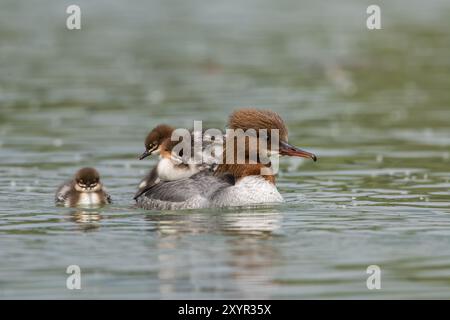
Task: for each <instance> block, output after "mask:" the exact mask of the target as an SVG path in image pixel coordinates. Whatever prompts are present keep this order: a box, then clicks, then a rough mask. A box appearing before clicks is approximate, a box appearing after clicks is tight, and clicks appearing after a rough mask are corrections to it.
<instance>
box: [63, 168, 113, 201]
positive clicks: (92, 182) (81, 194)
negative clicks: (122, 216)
mask: <svg viewBox="0 0 450 320" xmlns="http://www.w3.org/2000/svg"><path fill="white" fill-rule="evenodd" d="M55 202H56V204H59V205H65V206H66V207H75V206H80V205H81V206H83V205H88V206H90V205H95V206H97V205H103V204H107V203H111V197H110V195H109V194H108V193H106V191H105V188H104V187H103V184H102V183H101V182H100V175H99V173H98V171H97V170H95V169H94V168H82V169H80V170H78V171H77V173H76V174H75V176H74V178H73V179H72V180H70V181H67V182H65V183H64V184H62V185H61V186H60V187H59V188H58V190H57V191H56V195H55Z"/></svg>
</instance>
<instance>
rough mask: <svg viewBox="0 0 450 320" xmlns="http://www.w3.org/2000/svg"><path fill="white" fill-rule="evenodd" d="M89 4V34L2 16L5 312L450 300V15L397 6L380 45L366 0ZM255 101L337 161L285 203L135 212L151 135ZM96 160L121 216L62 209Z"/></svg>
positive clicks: (209, 122)
mask: <svg viewBox="0 0 450 320" xmlns="http://www.w3.org/2000/svg"><path fill="white" fill-rule="evenodd" d="M77 3H78V4H79V5H80V6H81V8H82V30H80V31H68V30H67V29H65V18H66V16H67V15H66V14H65V8H66V6H67V5H69V4H72V3H69V2H65V1H63V2H60V1H50V0H45V1H40V2H39V6H37V5H35V4H33V3H31V2H29V1H22V0H20V1H15V0H3V1H2V3H1V4H0V205H1V206H0V298H58V299H60V298H64V299H80V298H114V299H115V298H128V299H130V298H139V299H143V298H145V299H160V298H163V299H209V298H258V299H259V298H274V299H280V298H293V299H299V298H307V299H309V298H327V299H336V298H344V299H347V298H368V299H379V298H450V127H449V123H450V90H449V88H450V77H449V74H450V60H449V57H450V4H449V3H448V2H447V1H430V2H426V3H424V2H421V1H412V2H411V1H408V2H407V5H406V4H405V3H406V2H405V1H389V2H388V1H381V2H380V6H381V7H382V27H383V29H382V30H378V31H369V30H367V29H366V27H365V18H366V14H365V10H366V8H367V5H368V4H369V3H365V2H364V1H363V2H361V1H343V2H340V4H339V5H338V4H328V3H327V6H325V5H324V4H319V3H318V2H316V1H294V0H292V1H291V0H282V1H277V2H276V3H275V2H273V1H268V0H267V1H266V0H263V1H245V2H244V3H242V2H241V1H234V0H232V1H215V0H214V1H189V2H186V1H181V0H179V1H132V2H130V3H128V4H127V5H125V4H122V3H119V1H117V3H114V4H113V3H111V1H96V2H95V4H93V3H92V1H87V0H82V1H81V0H80V1H77ZM250 105H251V106H256V107H259V108H268V109H271V110H274V111H277V112H279V113H280V114H281V115H282V116H283V117H284V118H285V119H286V122H287V125H288V127H289V130H290V142H292V143H294V144H296V145H299V146H301V147H304V148H305V149H307V150H310V151H313V152H315V153H316V154H317V155H318V156H319V161H318V162H317V163H313V162H310V161H302V160H299V159H283V161H282V164H281V169H282V170H281V173H280V174H279V177H278V188H279V190H280V192H281V193H282V194H283V196H284V197H285V200H286V202H285V203H284V204H282V205H280V206H273V207H264V208H258V209H242V208H235V209H226V210H217V209H210V210H192V211H179V212H169V211H167V212H158V211H145V210H140V209H135V208H134V207H133V201H132V196H133V194H134V191H135V188H136V186H137V183H138V181H139V179H140V178H141V177H142V176H143V174H145V173H146V171H147V170H148V169H149V168H150V167H151V166H152V165H153V164H154V162H155V159H152V160H149V161H138V160H137V156H138V155H139V154H140V153H142V151H143V139H144V137H145V134H146V133H147V131H148V130H149V129H150V128H152V127H153V126H155V125H156V124H159V123H164V122H167V123H171V124H172V125H174V126H180V127H191V126H192V121H193V120H203V121H204V125H205V126H211V127H217V128H223V127H224V126H225V122H226V117H227V115H228V114H229V113H230V112H231V111H232V110H233V109H235V108H237V107H240V106H250ZM86 165H90V166H95V167H96V168H97V169H98V170H99V171H100V172H101V174H102V176H103V180H104V183H105V184H106V185H107V187H108V188H109V191H110V193H111V194H112V196H113V198H114V200H115V201H114V204H113V205H111V206H108V207H105V208H102V209H99V210H81V209H70V208H57V207H55V206H54V203H53V194H54V191H55V189H56V187H57V186H58V185H59V184H60V183H61V182H62V181H64V180H66V179H67V178H68V177H70V176H72V175H73V173H74V172H75V171H76V170H77V169H78V168H79V167H82V166H86ZM72 264H75V265H79V266H80V268H81V271H82V290H67V289H66V278H67V276H68V275H67V274H66V273H65V271H66V268H67V266H69V265H72ZM372 264H375V265H378V266H380V268H381V270H382V289H381V290H368V289H367V287H366V279H367V276H368V275H367V274H366V268H367V267H368V266H369V265H372Z"/></svg>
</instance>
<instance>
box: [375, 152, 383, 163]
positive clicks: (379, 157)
mask: <svg viewBox="0 0 450 320" xmlns="http://www.w3.org/2000/svg"><path fill="white" fill-rule="evenodd" d="M383 159H384V158H383V155H382V154H379V155H377V158H376V161H377V162H378V163H382V162H383Z"/></svg>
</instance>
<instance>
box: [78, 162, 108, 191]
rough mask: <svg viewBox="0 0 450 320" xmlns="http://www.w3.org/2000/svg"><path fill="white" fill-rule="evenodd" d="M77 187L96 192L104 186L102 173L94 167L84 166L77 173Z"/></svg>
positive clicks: (79, 189)
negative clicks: (101, 178)
mask: <svg viewBox="0 0 450 320" xmlns="http://www.w3.org/2000/svg"><path fill="white" fill-rule="evenodd" d="M74 181H75V189H76V190H77V191H80V192H95V191H99V190H101V188H102V184H101V182H100V174H99V173H98V171H97V170H95V169H94V168H89V167H86V168H82V169H80V170H78V171H77V173H76V174H75V178H74Z"/></svg>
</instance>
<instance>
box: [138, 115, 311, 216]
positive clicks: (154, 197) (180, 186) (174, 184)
mask: <svg viewBox="0 0 450 320" xmlns="http://www.w3.org/2000/svg"><path fill="white" fill-rule="evenodd" d="M228 126H229V128H231V129H243V130H248V129H256V130H258V129H277V130H278V132H279V146H278V147H279V148H277V149H278V150H271V148H270V147H268V148H267V149H266V150H261V146H260V145H259V144H258V148H259V151H263V152H266V153H267V154H273V153H274V152H276V153H277V154H278V155H286V156H298V157H305V158H310V159H313V160H314V161H316V160H317V158H316V156H315V155H314V154H312V153H309V152H306V151H303V150H301V149H298V148H296V147H294V146H292V145H290V144H288V142H287V140H288V132H287V128H286V126H285V124H284V121H283V120H282V119H281V117H280V116H279V115H278V114H277V113H275V112H273V111H268V110H258V109H242V110H238V111H236V112H234V113H233V114H232V115H231V116H230V119H229V122H228ZM259 137H260V136H258V137H257V138H259ZM249 138H250V137H249ZM273 138H274V137H272V135H271V134H268V136H267V139H268V140H272V139H273ZM249 140H250V139H249ZM247 145H250V142H249V143H248V144H247ZM247 145H246V160H248V156H247V154H248V153H247ZM247 162H248V161H246V163H244V164H239V163H236V162H234V163H222V164H219V165H218V166H217V169H216V170H215V171H214V172H212V171H211V170H204V171H201V172H199V173H196V174H194V175H192V176H191V177H189V178H186V179H181V180H176V181H169V182H164V183H159V184H157V185H154V186H153V187H151V188H149V189H148V190H147V191H146V192H145V193H143V194H142V195H140V196H139V197H137V198H136V202H137V206H139V207H141V208H144V209H160V210H162V209H170V210H174V209H196V208H207V207H227V206H248V205H256V204H264V203H266V204H267V203H279V202H282V201H283V197H282V196H281V194H280V193H279V192H278V190H277V188H276V186H275V176H274V172H273V171H272V169H271V167H270V164H264V163H261V162H260V161H259V159H258V162H257V163H250V162H248V163H247ZM261 169H265V170H266V171H265V174H264V175H262V174H261V172H262V171H261Z"/></svg>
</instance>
